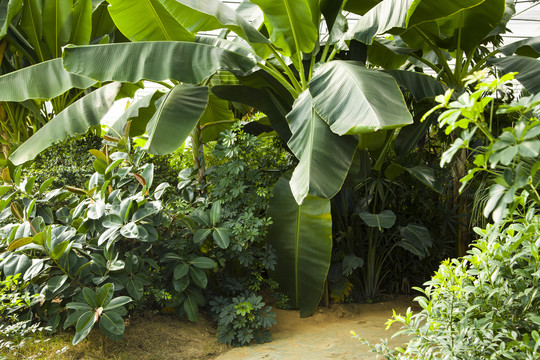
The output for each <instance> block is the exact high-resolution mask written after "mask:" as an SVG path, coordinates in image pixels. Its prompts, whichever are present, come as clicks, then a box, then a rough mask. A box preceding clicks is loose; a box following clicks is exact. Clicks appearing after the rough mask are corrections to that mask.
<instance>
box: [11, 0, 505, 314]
mask: <svg viewBox="0 0 540 360" xmlns="http://www.w3.org/2000/svg"><path fill="white" fill-rule="evenodd" d="M109 4H110V5H109V7H108V10H109V13H110V16H111V18H112V20H113V22H114V24H115V25H116V27H117V28H118V29H119V30H120V31H121V32H122V34H124V35H125V36H126V37H127V38H128V39H129V40H131V41H132V42H126V43H115V44H95V45H70V46H67V47H66V48H64V50H63V54H62V65H63V68H64V69H65V70H67V72H69V73H70V74H71V75H72V76H79V77H83V78H88V79H91V80H93V81H95V82H99V83H107V82H121V83H124V84H126V85H125V86H127V85H129V84H137V83H139V82H140V81H141V80H146V81H154V82H157V83H160V84H162V85H164V86H165V87H166V88H167V90H166V92H165V93H164V94H154V95H151V96H150V95H149V97H148V98H144V99H141V100H139V101H138V102H137V103H135V104H133V106H132V108H130V109H129V110H128V112H129V115H125V116H123V117H122V120H119V122H117V123H115V129H117V131H118V129H120V131H119V133H120V135H123V134H122V133H121V132H127V133H128V135H129V136H134V135H140V134H141V133H143V132H146V134H147V136H148V141H147V143H146V149H147V150H148V151H149V152H150V153H154V154H163V153H168V152H172V151H174V150H175V149H176V148H178V147H179V146H181V145H182V144H183V143H184V141H185V140H186V139H187V138H188V137H191V139H192V148H193V150H194V156H195V158H196V160H197V161H196V164H197V165H198V166H199V168H200V169H202V170H204V158H203V157H201V151H200V150H199V149H200V147H201V145H202V144H203V143H204V141H205V140H204V136H203V130H204V129H205V128H207V129H209V128H211V127H214V129H215V128H216V127H218V126H221V125H223V124H226V122H227V121H230V113H229V112H227V110H228V107H227V104H226V103H225V102H219V104H217V103H218V101H217V100H216V99H221V100H228V101H234V102H240V103H243V104H246V105H248V106H251V107H254V108H256V109H258V110H261V111H263V112H264V113H265V114H266V115H268V118H269V120H270V122H271V125H272V127H273V129H274V130H275V131H276V133H277V134H278V135H279V136H280V137H282V138H283V140H284V141H286V142H287V145H288V147H289V148H290V150H291V152H292V153H293V154H294V155H295V156H296V157H297V159H298V161H299V163H298V165H297V167H296V169H295V171H294V172H293V174H292V177H291V179H290V181H289V187H290V195H291V196H292V198H294V199H295V201H296V203H297V204H298V205H299V206H302V205H303V201H304V200H305V199H307V198H310V197H312V196H316V197H319V198H323V199H324V198H325V199H330V198H332V197H333V196H335V194H336V193H337V192H338V191H339V190H340V188H341V186H342V184H343V182H344V180H345V177H346V176H347V174H348V172H349V170H350V168H351V164H352V163H353V161H352V160H353V157H354V155H355V152H356V149H357V148H358V147H360V148H363V146H364V145H363V144H364V139H365V138H366V137H369V136H370V134H377V135H378V134H380V133H381V132H383V131H386V130H394V129H398V128H400V127H402V126H405V125H409V124H412V123H413V118H412V116H411V114H410V113H409V111H408V108H407V105H406V103H405V101H404V98H403V95H402V93H401V91H400V87H404V88H407V89H410V90H411V92H412V93H413V94H416V95H418V96H425V97H433V96H435V95H438V94H437V92H439V91H440V90H441V87H453V88H460V89H461V88H462V87H463V84H464V83H463V81H462V80H461V79H463V78H464V77H465V76H466V75H467V74H468V73H469V72H470V71H473V70H477V69H478V68H480V67H482V66H485V65H486V59H487V58H489V56H488V57H483V58H481V57H479V56H478V55H477V52H478V51H477V50H478V49H480V44H481V43H482V42H483V41H485V40H486V39H488V40H489V39H492V38H493V36H497V35H498V34H499V33H500V32H502V31H504V25H505V24H506V22H507V21H508V19H509V16H511V14H512V5H513V2H512V1H511V0H507V1H504V0H494V1H487V0H474V1H464V0H461V1H454V2H448V3H444V4H440V3H439V2H438V1H435V0H414V1H412V0H383V1H377V0H373V1H368V2H366V1H361V0H349V1H345V2H342V1H336V2H330V1H315V0H295V1H292V0H280V1H269V0H253V1H251V2H249V1H244V2H243V3H242V4H241V5H240V6H239V8H238V9H236V10H232V9H231V8H229V7H227V6H226V5H225V4H223V3H222V2H220V1H219V0H208V1H205V2H200V1H195V0H152V1H143V0H136V1H133V2H131V3H130V6H129V7H127V6H125V4H124V3H123V2H121V1H116V0H114V1H113V0H111V1H109ZM100 6H101V5H100ZM342 10H347V11H353V12H356V13H359V14H360V15H362V16H361V17H360V19H359V20H358V21H357V22H356V23H355V24H352V26H350V28H349V29H347V21H346V20H345V18H344V16H343V11H342ZM95 11H97V9H96V10H95ZM149 13H151V14H152V15H151V16H149V15H148V14H149ZM321 14H322V16H324V19H325V21H326V24H327V27H328V29H329V32H330V34H329V37H328V38H327V39H326V41H325V39H323V38H321V35H320V34H319V30H318V29H319V27H320V23H321V19H322V17H321ZM479 14H480V15H481V16H479ZM479 18H480V19H481V20H480V21H477V19H479ZM246 19H247V20H246ZM208 30H222V34H223V36H220V37H218V38H207V37H204V36H200V35H197V33H198V32H199V31H208ZM465 34H467V35H466V36H465ZM470 34H472V35H470ZM383 36H386V37H387V39H383ZM358 50H360V51H358ZM450 54H455V58H456V60H457V65H456V67H455V68H454V69H451V68H450V65H449V63H448V60H447V57H448V56H450ZM490 56H493V54H490ZM384 58H388V59H392V61H391V62H390V64H391V65H392V66H391V67H393V68H394V69H393V71H388V72H384V71H380V70H374V69H373V66H372V65H378V62H379V61H380V59H384ZM366 62H367V63H370V64H371V65H370V66H368V67H366V66H365V64H366ZM404 64H406V65H404ZM418 64H423V65H426V66H428V67H430V68H432V69H433V70H435V71H436V72H437V73H438V74H439V78H438V79H436V80H435V79H433V78H430V77H428V76H426V75H423V74H418V73H415V72H412V71H403V70H400V69H403V68H404V66H409V67H410V66H413V65H418ZM398 66H400V69H395V68H396V67H398ZM222 77H227V78H229V79H230V81H228V82H227V83H223V82H222V81H220V80H219V79H221V78H222ZM439 80H441V81H442V82H441V81H439ZM441 84H442V85H441ZM416 95H415V96H416ZM83 99H84V98H83ZM216 106H217V107H219V108H220V109H221V110H223V111H222V112H223V114H226V116H225V115H219V116H218V117H214V118H211V119H212V120H206V118H207V117H208V116H211V115H210V114H215V112H213V111H211V109H212V108H213V107H214V108H215V107H216ZM154 109H155V110H154ZM72 121H73V122H74V123H77V122H78V120H77V119H73V120H72ZM130 121H131V122H130ZM205 121H209V122H207V123H205ZM129 122H130V124H131V125H130V126H125V125H126V124H128V123H129ZM208 123H213V125H212V126H207V124H208ZM83 127H84V126H83ZM67 134H69V129H68V132H67ZM67 134H66V133H64V134H60V133H57V134H56V135H55V136H54V138H51V137H49V138H48V139H46V140H43V142H42V143H41V144H42V145H40V146H44V145H45V143H52V141H54V140H60V139H61V138H62V136H66V135H67ZM34 136H35V138H36V139H37V138H39V137H40V136H41V134H40V132H39V131H38V132H37V133H36V134H35V135H34ZM385 139H387V141H393V140H394V139H393V137H391V136H389V137H386V138H385ZM32 140H34V139H32ZM33 143H34V142H33V141H29V142H28V145H26V144H25V145H26V146H24V147H20V148H19V149H17V150H16V151H15V152H14V153H13V154H12V156H11V159H12V161H13V162H14V163H23V162H25V161H28V160H31V159H32V158H33V157H34V156H35V155H36V153H37V152H38V151H40V150H41V147H37V146H34V145H32V144H33ZM385 146H386V145H385ZM201 160H202V161H201ZM201 175H202V176H200V180H201V181H202V179H203V175H204V171H203V172H202V173H201ZM325 226H327V227H328V228H329V227H330V225H328V224H327V225H325ZM308 246H309V245H308ZM324 266H326V265H323V267H322V268H321V269H324ZM320 276H321V277H324V276H325V271H320ZM319 280H320V279H319ZM322 283H324V281H317V284H322ZM320 291H321V293H322V285H321V287H320ZM319 298H320V296H319ZM300 303H301V302H300ZM300 303H299V304H300ZM298 306H300V305H298ZM310 311H312V309H309V308H305V309H304V311H303V314H307V313H309V312H310Z"/></svg>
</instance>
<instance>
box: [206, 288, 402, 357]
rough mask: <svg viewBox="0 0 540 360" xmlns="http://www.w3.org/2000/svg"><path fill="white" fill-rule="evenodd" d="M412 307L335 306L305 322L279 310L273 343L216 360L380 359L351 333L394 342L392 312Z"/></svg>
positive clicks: (393, 303) (395, 302)
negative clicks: (390, 323)
mask: <svg viewBox="0 0 540 360" xmlns="http://www.w3.org/2000/svg"><path fill="white" fill-rule="evenodd" d="M409 306H411V300H410V298H406V297H400V298H396V299H394V300H391V301H388V302H383V303H376V304H344V305H332V307H331V308H329V309H326V308H322V309H319V310H317V312H316V313H315V314H314V315H313V316H311V317H309V318H304V319H300V318H299V315H298V312H296V311H285V310H279V309H275V310H274V311H275V312H276V314H277V325H275V326H274V327H273V329H272V342H270V343H267V344H260V345H251V346H248V347H242V348H236V349H233V350H231V351H229V352H227V353H225V354H222V355H220V356H218V357H217V359H216V360H237V359H245V360H259V359H264V360H278V359H280V360H281V359H286V360H301V359H308V360H316V359H335V360H338V359H339V360H350V359H351V360H352V359H355V360H372V359H377V357H376V355H375V354H373V353H371V352H369V348H368V347H366V346H363V345H361V344H360V343H359V342H358V340H356V339H354V338H352V336H351V335H350V332H351V330H354V331H355V332H356V334H358V335H359V336H361V337H363V338H366V339H368V340H369V341H371V342H377V341H378V340H379V339H384V338H390V337H391V334H392V332H390V331H385V327H386V326H385V324H384V323H385V322H386V320H387V319H388V318H389V317H391V316H392V309H395V310H396V312H398V313H399V312H401V313H403V314H404V313H405V311H406V310H407V308H408V307H409ZM392 330H397V329H395V328H393V329H392ZM403 342H404V339H403V338H401V339H400V338H397V339H391V340H390V344H391V345H394V346H397V345H400V344H402V343H403Z"/></svg>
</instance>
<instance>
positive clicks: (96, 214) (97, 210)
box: [86, 199, 105, 220]
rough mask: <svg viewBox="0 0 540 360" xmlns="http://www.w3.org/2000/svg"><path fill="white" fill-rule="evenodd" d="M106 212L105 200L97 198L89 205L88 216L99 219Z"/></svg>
mask: <svg viewBox="0 0 540 360" xmlns="http://www.w3.org/2000/svg"><path fill="white" fill-rule="evenodd" d="M104 214H105V202H104V201H103V200H101V199H97V200H96V201H94V203H92V204H90V205H89V206H88V212H87V213H86V216H88V218H89V219H93V220H98V219H100V218H101V217H102V216H103V215H104Z"/></svg>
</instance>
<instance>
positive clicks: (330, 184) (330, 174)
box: [287, 91, 358, 204]
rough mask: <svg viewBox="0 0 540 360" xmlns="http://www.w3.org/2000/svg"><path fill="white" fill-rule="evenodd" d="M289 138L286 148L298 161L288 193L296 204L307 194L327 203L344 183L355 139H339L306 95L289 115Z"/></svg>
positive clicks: (303, 95) (345, 137) (305, 94)
mask: <svg viewBox="0 0 540 360" xmlns="http://www.w3.org/2000/svg"><path fill="white" fill-rule="evenodd" d="M287 117H288V119H289V123H290V126H291V131H292V137H291V139H290V140H289V142H288V146H289V148H290V149H291V150H292V152H293V153H294V154H295V156H296V157H297V158H298V160H299V161H300V162H299V163H298V165H297V166H296V168H295V170H294V172H293V174H292V178H291V183H290V185H291V191H292V193H293V195H294V198H295V199H296V202H297V203H298V204H302V201H303V200H304V198H305V197H306V196H307V195H308V193H309V194H311V195H314V196H318V197H322V198H326V199H330V198H332V197H333V196H334V195H335V194H337V192H338V191H339V189H340V188H341V186H342V185H343V182H344V181H345V178H346V176H347V173H348V172H349V168H350V166H351V162H352V158H353V156H354V153H355V151H356V145H357V144H358V139H356V138H354V137H352V136H339V135H336V134H334V133H333V132H332V131H330V129H329V127H328V125H327V124H326V123H325V122H324V121H323V120H322V119H321V118H320V117H319V115H317V113H316V112H315V110H314V109H313V108H312V106H311V96H310V94H309V91H304V92H303V93H302V94H300V96H299V97H298V99H297V101H296V103H295V105H294V107H293V110H292V111H291V112H290V113H289V114H288V116H287Z"/></svg>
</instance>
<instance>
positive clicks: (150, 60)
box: [63, 41, 256, 84]
mask: <svg viewBox="0 0 540 360" xmlns="http://www.w3.org/2000/svg"><path fill="white" fill-rule="evenodd" d="M63 58H64V67H65V68H66V69H67V70H68V71H69V72H72V73H75V74H77V75H81V76H86V77H89V78H92V79H96V80H99V81H128V82H133V83H135V82H138V81H139V80H142V79H146V80H155V81H162V80H167V79H175V80H178V81H181V82H185V83H190V84H199V83H200V82H202V81H203V80H204V79H205V78H207V77H208V76H210V75H212V74H214V73H215V72H216V71H217V70H228V71H230V72H232V73H234V74H240V75H247V74H249V73H251V71H252V70H253V69H254V67H255V65H256V62H255V60H253V59H251V58H248V57H245V56H242V55H240V54H238V53H235V52H232V51H229V50H225V49H221V48H218V47H215V46H210V45H206V44H200V43H192V42H182V41H148V42H138V43H121V44H107V45H90V46H68V47H67V48H66V49H65V50H64V55H63ZM139 59H144V61H139Z"/></svg>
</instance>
